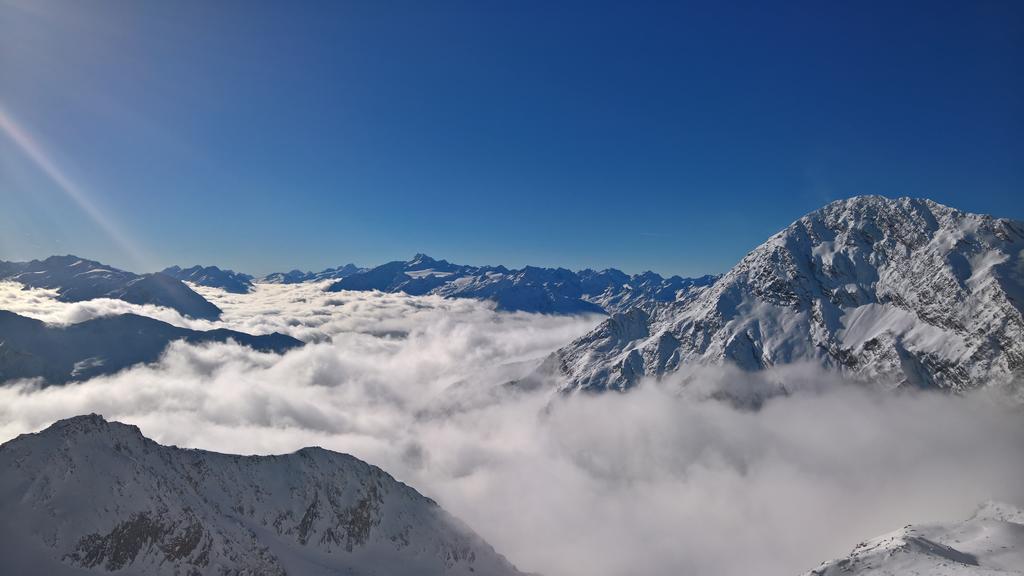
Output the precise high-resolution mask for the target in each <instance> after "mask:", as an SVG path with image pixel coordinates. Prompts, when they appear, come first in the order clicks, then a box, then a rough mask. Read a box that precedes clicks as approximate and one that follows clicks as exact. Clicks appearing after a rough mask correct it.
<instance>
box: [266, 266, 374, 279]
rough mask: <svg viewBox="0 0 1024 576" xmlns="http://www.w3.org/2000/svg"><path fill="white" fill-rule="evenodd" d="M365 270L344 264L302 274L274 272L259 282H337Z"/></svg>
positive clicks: (295, 271) (296, 271) (298, 271)
mask: <svg viewBox="0 0 1024 576" xmlns="http://www.w3.org/2000/svg"><path fill="white" fill-rule="evenodd" d="M365 271H366V268H360V267H359V266H356V265H355V264H345V265H344V266H338V267H336V268H327V269H325V270H321V271H319V272H303V271H302V270H292V271H291V272H274V273H271V274H267V275H266V276H264V277H263V278H260V279H259V281H260V282H266V283H268V284H299V283H301V282H319V281H321V280H337V279H340V278H345V277H348V276H351V275H353V274H359V273H360V272H365Z"/></svg>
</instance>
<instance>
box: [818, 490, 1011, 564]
mask: <svg viewBox="0 0 1024 576" xmlns="http://www.w3.org/2000/svg"><path fill="white" fill-rule="evenodd" d="M1022 570H1024V511H1022V510H1020V509H1019V508H1015V507H1013V506H1010V505H1008V504H1002V503H997V502H988V503H986V504H984V505H983V506H982V507H981V508H980V509H979V510H978V512H977V513H976V514H975V515H974V516H973V517H972V518H971V519H970V520H967V521H964V522H959V523H948V524H927V525H920V526H916V525H910V526H906V527H903V528H901V529H899V530H896V531H895V532H890V533H889V534H885V535H883V536H879V537H877V538H872V539H871V540H867V541H865V542H861V543H860V544H858V545H857V547H856V548H854V549H853V552H851V553H850V555H849V556H846V557H845V558H840V559H838V560H832V561H830V562H825V563H823V564H822V565H821V566H819V567H818V568H817V569H815V570H811V571H810V572H808V573H806V574H805V575H804V576H840V575H843V576H895V575H897V574H921V575H925V574H927V575H929V576H997V575H1009V574H1021V573H1022Z"/></svg>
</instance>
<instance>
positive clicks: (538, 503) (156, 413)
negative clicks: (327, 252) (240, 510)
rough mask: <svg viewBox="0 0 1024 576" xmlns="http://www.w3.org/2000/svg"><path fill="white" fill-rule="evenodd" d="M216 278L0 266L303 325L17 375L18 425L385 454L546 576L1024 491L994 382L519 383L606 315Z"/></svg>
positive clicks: (683, 568)
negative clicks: (118, 428)
mask: <svg viewBox="0 0 1024 576" xmlns="http://www.w3.org/2000/svg"><path fill="white" fill-rule="evenodd" d="M200 290H201V291H202V293H203V294H204V296H206V297H207V298H209V299H210V300H211V301H213V302H214V303H215V304H217V305H218V306H220V307H221V308H222V309H223V310H224V317H223V319H222V320H221V321H218V322H206V321H193V320H190V319H186V318H182V317H181V316H179V315H177V314H176V313H174V312H173V311H168V310H166V309H157V308H153V307H146V306H134V305H130V304H126V303H123V302H120V301H116V300H95V301H91V302H86V303H77V304H69V303H62V302H59V301H57V300H56V298H55V295H54V294H53V293H52V292H49V291H40V290H30V291H24V290H20V288H16V287H12V286H11V285H2V286H0V308H3V309H7V310H12V311H15V312H18V313H21V314H24V315H28V316H33V317H37V318H41V319H44V320H46V321H48V322H53V323H69V322H80V321H82V320H85V319H88V318H91V317H96V316H103V315H109V314H118V313H124V312H133V313H139V314H146V315H150V316H154V317H157V318H159V319H161V320H164V321H167V322H171V323H173V324H177V325H181V326H187V327H191V328H196V329H208V328H213V327H229V328H233V329H237V330H242V331H247V332H251V333H266V332H272V331H278V332H284V333H288V334H291V335H293V336H295V337H298V338H300V339H302V340H304V341H306V342H308V344H307V345H306V346H305V347H303V348H301V349H297V350H294V351H291V352H289V353H287V354H285V355H283V356H278V355H274V354H264V353H258V352H254V351H252V350H250V349H247V348H244V347H240V346H237V345H235V344H231V343H228V344H213V345H204V346H190V345H184V344H180V343H176V344H172V345H171V346H170V347H169V348H168V350H167V351H166V353H165V354H164V356H163V358H162V359H161V361H160V362H158V363H156V364H153V365H149V366H137V367H134V368H131V369H129V370H126V371H124V372H121V373H119V374H116V375H113V376H105V377H98V378H95V379H93V380H90V381H87V382H83V383H78V384H69V385H66V386H59V387H45V388H44V387H39V386H38V385H37V384H34V383H31V382H21V383H13V384H12V383H8V384H7V385H5V386H2V387H0V440H7V439H9V438H11V437H13V436H15V435H17V434H19V433H23V432H29V431H34V430H39V429H41V428H43V427H45V426H47V425H49V424H50V423H52V422H53V421H54V420H57V419H60V418H64V417H68V416H72V415H76V414H82V413H89V412H97V413H101V414H103V415H104V416H106V417H107V418H110V419H116V420H120V421H124V422H129V423H132V424H137V425H138V426H140V428H141V429H142V431H143V433H145V434H146V435H147V436H149V437H151V438H153V439H155V440H157V441H159V442H161V443H165V444H177V445H180V446H188V447H199V448H206V449H211V450H217V451H224V452H233V453H243V454H249V453H261V454H262V453H282V452H290V451H293V450H296V449H298V448H300V447H303V446H310V445H318V446H323V447H325V448H329V449H333V450H337V451H341V452H347V453H351V454H353V455H355V456H358V457H359V458H362V459H364V460H366V461H368V462H370V463H373V464H376V465H378V466H381V467H382V468H384V469H385V470H387V471H388V472H390V473H391V474H393V475H394V476H396V477H397V478H398V479H400V480H402V481H405V482H407V483H409V484H411V485H413V486H414V487H416V488H417V489H419V490H420V491H421V492H423V493H425V494H427V495H428V496H430V497H432V498H434V499H436V500H438V501H439V502H440V503H441V505H442V506H444V507H445V508H446V509H448V510H449V511H450V512H452V513H453V514H455V515H456V516H459V517H460V518H462V519H463V520H465V521H466V522H467V523H468V524H469V525H470V526H472V527H473V528H474V529H475V530H477V531H478V532H479V533H480V534H481V535H482V536H483V537H484V538H486V539H487V540H488V541H489V542H490V543H491V544H493V545H494V546H495V548H497V549H498V550H499V551H500V552H502V553H504V554H505V555H507V556H508V557H509V558H510V559H511V560H512V561H513V562H514V563H515V564H516V565H517V566H519V568H520V569H523V570H528V571H536V572H540V573H543V574H545V575H547V576H584V575H587V576H590V575H594V576H613V575H626V574H630V575H632V574H714V575H740V574H744V575H746V574H763V575H768V576H772V575H780V576H782V575H796V574H800V573H802V572H804V571H806V570H809V569H811V568H814V567H815V566H816V565H817V564H818V563H819V562H820V561H822V560H826V559H829V558H832V557H835V556H840V555H844V554H845V553H846V552H848V551H849V549H850V548H852V547H853V545H854V544H856V543H857V542H859V541H861V540H863V539H864V538H867V537H872V536H875V535H878V534H880V533H883V532H887V531H890V530H893V529H896V528H899V527H901V526H903V525H905V524H908V523H910V522H925V521H935V520H957V519H962V518H965V517H967V516H969V515H970V513H971V511H972V509H973V508H975V507H976V506H977V505H978V504H979V503H981V502H982V501H983V500H985V499H988V498H997V499H1002V500H1007V501H1010V502H1012V503H1016V504H1024V483H1022V482H1021V481H1020V479H1021V478H1022V477H1024V451H1022V450H1021V446H1024V417H1022V416H1024V415H1022V414H1021V412H1020V409H1019V407H1017V406H1016V405H1013V404H1008V403H1006V402H1004V401H1003V399H1001V398H1000V397H999V396H997V395H995V394H994V393H976V394H972V395H968V396H963V397H954V396H949V395H942V394H934V393H912V392H885V391H881V390H879V389H876V388H867V387H864V386H858V385H852V384H849V383H845V382H843V381H842V380H841V379H840V378H838V377H836V376H835V375H831V374H827V373H824V372H821V371H820V370H818V369H816V368H814V367H810V366H792V367H788V368H785V369H781V370H777V371H774V372H771V373H767V374H760V375H751V374H746V373H742V372H739V371H735V370H730V369H711V368H709V369H707V370H705V371H703V372H699V373H696V374H695V375H694V374H691V375H690V379H691V383H690V384H689V385H687V386H682V385H680V383H678V382H672V381H666V382H645V383H643V384H642V385H641V386H639V387H638V388H636V389H635V390H633V391H631V392H629V393H626V394H620V393H608V394H604V395H576V396H569V397H564V396H560V395H556V394H552V393H551V392H550V388H548V387H546V386H541V387H539V388H526V387H520V386H516V385H514V384H509V383H510V382H514V381H516V380H518V379H520V378H523V377H524V376H527V375H529V374H531V373H533V371H534V369H535V368H536V366H537V365H538V364H539V363H540V362H541V361H542V360H543V359H544V358H545V357H546V356H547V355H548V354H549V353H550V352H552V351H553V350H555V349H557V348H558V347H560V346H562V345H564V344H566V343H568V342H569V341H571V340H572V339H573V338H575V337H577V336H580V335H582V334H584V333H586V332H587V331H589V330H590V329H591V328H593V327H594V326H595V325H596V324H597V323H599V322H600V321H601V318H600V317H596V316H588V317H564V316H562V317H559V316H544V315H535V314H525V313H501V312H496V311H494V310H493V307H492V306H490V305H488V304H486V303H482V302H477V301H473V300H447V299H442V298H438V297H410V296H405V295H393V294H379V293H326V292H324V291H323V285H319V284H302V285H292V286H287V285H259V286H258V288H257V290H256V291H255V292H254V293H251V294H246V295H236V294H227V293H224V292H222V291H219V290H214V289H200ZM779 384H784V385H785V389H786V390H787V391H788V394H786V395H774V396H771V397H770V398H769V399H768V400H767V401H766V402H764V404H763V405H761V406H760V407H759V408H758V409H751V408H750V407H749V406H750V403H748V402H734V401H727V400H718V399H715V398H718V397H720V396H721V394H720V392H722V391H725V392H727V393H728V394H727V395H728V396H730V397H732V398H733V399H737V398H739V399H742V397H743V395H744V393H745V391H755V392H758V391H765V390H769V391H770V390H778V389H780V387H779ZM756 396H757V397H758V398H760V397H762V395H761V394H756Z"/></svg>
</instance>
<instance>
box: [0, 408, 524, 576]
mask: <svg viewBox="0 0 1024 576" xmlns="http://www.w3.org/2000/svg"><path fill="white" fill-rule="evenodd" d="M0 518H3V520H0V554H2V555H3V558H4V563H5V566H6V568H5V569H10V570H12V571H13V572H12V573H18V574H26V575H32V574H57V575H60V574H80V573H82V571H83V570H85V571H88V572H90V573H106V572H115V571H116V572H117V573H119V574H168V575H169V574H190V575H193V574H194V575H205V574H218V575H220V574H273V575H284V574H303V575H306V574H309V575H318V574H324V575H326V574H352V575H361V574H382V573H387V574H399V575H401V574H410V575H411V574H437V575H441V574H464V575H468V574H496V575H512V574H518V573H519V572H517V571H516V570H515V568H514V567H513V566H512V565H511V564H509V563H508V562H507V561H506V560H505V559H504V558H503V557H501V556H500V555H499V554H497V553H496V552H495V551H494V550H493V549H492V548H491V547H490V546H489V545H488V544H486V542H484V541H483V540H482V539H480V537H479V536H477V535H476V534H474V533H473V532H472V531H471V530H470V529H469V528H468V527H466V526H465V525H464V524H462V523H461V522H459V521H458V520H457V519H455V518H453V517H451V516H450V515H448V514H447V513H445V512H444V511H443V510H442V509H441V508H440V507H438V506H437V504H436V503H435V502H433V501H432V500H430V499H428V498H426V497H424V496H422V495H420V494H419V493H418V492H417V491H415V490H414V489H412V488H410V487H409V486H406V485H405V484H402V483H400V482H398V481H396V480H395V479H394V478H392V477H391V476H390V475H388V474H387V473H386V472H384V471H382V470H380V469H379V468H377V467H375V466H371V465H369V464H366V463H364V462H362V461H360V460H358V459H356V458H354V457H352V456H348V455H345V454H339V453H335V452H331V451H328V450H323V449H319V448H307V449H302V450H299V451H297V452H294V453H292V454H287V455H283V456H234V455H228V454H218V453H214V452H206V451H203V450H188V449H180V448H175V447H168V446H161V445H160V444H157V443H156V442H153V441H152V440H149V439H147V438H145V437H144V436H143V435H142V433H141V432H140V431H139V429H138V428H136V427H134V426H129V425H125V424H120V423H117V422H108V421H106V420H104V419H103V418H102V417H100V416H98V415H95V414H92V415H88V416H78V417H75V418H69V419H67V420H62V421H60V422H57V423H55V424H54V425H52V426H50V427H49V428H47V429H46V430H43V431H42V432H39V433H35V434H24V435H22V436H19V437H18V438H15V439H14V440H11V441H10V442H7V443H5V444H3V445H2V446H0Z"/></svg>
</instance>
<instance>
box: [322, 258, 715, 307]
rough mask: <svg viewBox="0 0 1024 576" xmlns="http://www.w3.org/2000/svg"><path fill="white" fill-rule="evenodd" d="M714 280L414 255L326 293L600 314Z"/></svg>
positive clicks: (668, 296) (670, 298)
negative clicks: (419, 297) (470, 300)
mask: <svg viewBox="0 0 1024 576" xmlns="http://www.w3.org/2000/svg"><path fill="white" fill-rule="evenodd" d="M716 279H717V277H715V276H702V277H700V278H680V277H679V276H672V277H670V278H662V277H661V276H659V275H657V274H655V273H653V272H645V273H643V274H636V275H633V276H629V275H627V274H625V273H623V272H621V271H619V270H615V269H608V270H603V271H600V272H598V271H594V270H582V271H580V272H573V271H571V270H567V269H565V268H538V267H536V266H526V267H524V268H522V269H519V270H510V269H508V268H505V267H504V266H464V265H459V264H452V263H450V262H448V261H446V260H435V259H433V258H431V257H429V256H427V255H425V254H417V255H416V256H414V257H413V258H412V259H411V260H409V261H406V262H402V261H394V262H388V263H387V264H383V265H381V266H378V267H376V268H373V269H371V270H367V271H365V272H363V273H360V274H353V275H351V276H349V277H347V278H344V279H342V280H339V281H338V282H336V283H334V284H332V285H331V286H330V287H329V288H328V290H331V291H335V292H337V291H342V290H361V291H366V290H379V291H381V292H404V293H406V294H412V295H423V294H436V295H439V296H444V297H447V298H474V299H477V300H490V301H492V302H494V303H495V304H496V305H497V308H498V309H499V310H505V311H523V312H541V313H547V314H579V313H597V314H601V313H606V312H615V311H620V310H626V309H628V308H630V307H632V306H637V305H642V306H646V305H650V304H653V303H656V302H671V301H673V300H675V299H676V298H677V297H678V296H679V294H680V293H683V292H687V291H691V290H696V289H699V288H701V287H706V286H709V285H710V284H712V283H714V281H715V280H716Z"/></svg>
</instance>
